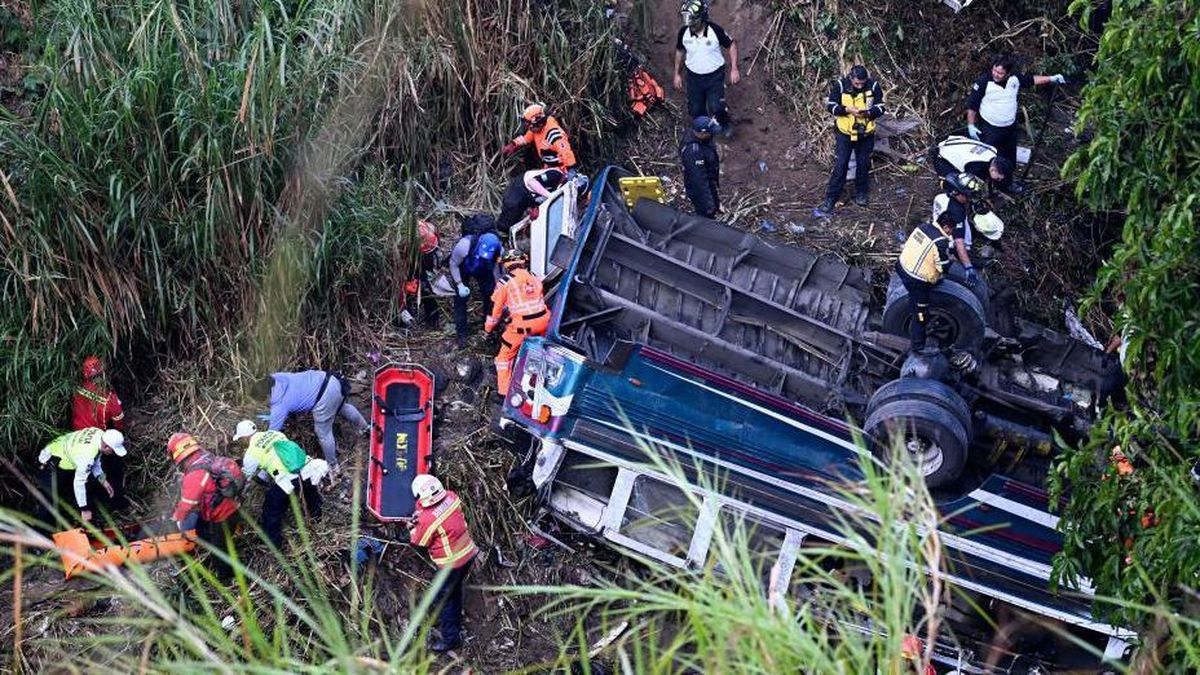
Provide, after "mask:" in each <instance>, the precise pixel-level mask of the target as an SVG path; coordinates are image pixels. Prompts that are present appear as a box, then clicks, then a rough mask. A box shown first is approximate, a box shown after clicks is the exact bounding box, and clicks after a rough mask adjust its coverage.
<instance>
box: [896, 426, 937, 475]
mask: <svg viewBox="0 0 1200 675" xmlns="http://www.w3.org/2000/svg"><path fill="white" fill-rule="evenodd" d="M904 451H905V452H907V453H908V456H909V457H910V458H911V459H912V461H913V462H914V463H915V464H916V465H917V467H918V468H920V470H921V475H922V476H929V475H932V474H933V473H935V472H936V471H937V470H938V469H940V468H942V463H943V462H945V461H946V455H945V452H943V450H942V446H940V445H938V444H937V443H936V442H934V441H933V440H931V439H928V438H925V437H924V436H919V435H909V436H908V438H907V439H905V441H904Z"/></svg>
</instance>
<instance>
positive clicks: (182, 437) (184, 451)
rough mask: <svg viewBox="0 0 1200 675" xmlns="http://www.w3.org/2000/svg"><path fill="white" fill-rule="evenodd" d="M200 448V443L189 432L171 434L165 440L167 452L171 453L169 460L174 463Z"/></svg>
mask: <svg viewBox="0 0 1200 675" xmlns="http://www.w3.org/2000/svg"><path fill="white" fill-rule="evenodd" d="M199 449H200V443H198V442H197V441H196V438H195V437H194V436H192V435H191V434H185V433H182V432H180V433H175V434H171V438H170V439H169V440H168V441H167V452H168V453H169V454H170V455H171V460H172V461H173V462H175V463H176V464H178V463H180V462H182V461H183V460H185V459H187V458H188V457H191V456H192V455H193V454H195V453H196V451H198V450H199Z"/></svg>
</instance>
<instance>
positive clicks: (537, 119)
mask: <svg viewBox="0 0 1200 675" xmlns="http://www.w3.org/2000/svg"><path fill="white" fill-rule="evenodd" d="M521 120H522V121H524V122H525V125H526V126H530V127H539V126H541V125H543V124H545V123H546V106H544V105H542V104H541V103H531V104H529V105H527V106H525V111H524V112H522V113H521Z"/></svg>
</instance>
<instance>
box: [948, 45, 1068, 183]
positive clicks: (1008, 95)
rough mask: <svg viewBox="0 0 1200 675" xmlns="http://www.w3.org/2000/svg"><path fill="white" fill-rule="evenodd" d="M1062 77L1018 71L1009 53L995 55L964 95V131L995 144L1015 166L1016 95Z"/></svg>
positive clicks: (1057, 80) (1064, 79)
mask: <svg viewBox="0 0 1200 675" xmlns="http://www.w3.org/2000/svg"><path fill="white" fill-rule="evenodd" d="M1066 81H1067V79H1066V78H1065V77H1063V76H1062V75H1026V74H1024V73H1018V72H1016V71H1015V70H1014V62H1013V59H1012V58H1011V57H1007V56H1005V57H1000V58H997V59H995V60H994V62H993V63H992V70H991V72H989V73H987V74H985V75H981V76H979V79H977V80H975V82H974V84H972V85H971V93H970V94H968V95H967V133H968V134H969V135H970V136H971V138H972V139H974V140H977V141H983V142H984V143H987V144H988V145H990V146H992V147H994V148H996V153H997V154H999V155H1000V156H1001V157H1003V158H1004V159H1006V160H1008V163H1009V164H1011V165H1012V166H1013V167H1016V165H1017V132H1018V130H1019V128H1020V127H1019V126H1018V125H1017V108H1018V101H1017V98H1018V96H1019V94H1020V93H1021V90H1022V89H1028V88H1030V87H1034V86H1039V85H1043V84H1065V83H1066ZM1005 187H1007V186H1005Z"/></svg>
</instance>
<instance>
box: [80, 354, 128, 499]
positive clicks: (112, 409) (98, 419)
mask: <svg viewBox="0 0 1200 675" xmlns="http://www.w3.org/2000/svg"><path fill="white" fill-rule="evenodd" d="M89 427H95V428H97V429H116V430H117V431H125V411H124V410H122V409H121V399H119V398H117V393H116V392H115V391H113V390H112V389H111V388H109V386H108V383H107V382H106V381H105V377H104V362H103V361H101V360H100V357H98V356H89V357H87V358H85V359H84V360H83V382H80V383H79V386H78V387H76V388H75V393H74V394H73V395H72V396H71V428H72V429H74V430H75V431H79V430H80V429H87V428H89ZM100 466H101V467H102V468H103V469H104V475H105V476H108V481H109V483H111V484H112V486H113V487H114V488H116V492H115V493H114V494H115V496H109V495H108V494H107V493H105V492H96V493H95V494H93V495H92V496H93V497H94V498H95V501H97V502H99V503H101V504H103V505H104V507H105V508H107V509H108V510H110V511H115V510H117V509H120V508H124V506H125V503H126V497H125V490H124V486H125V458H124V457H118V456H116V455H104V456H102V457H101V458H100Z"/></svg>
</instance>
